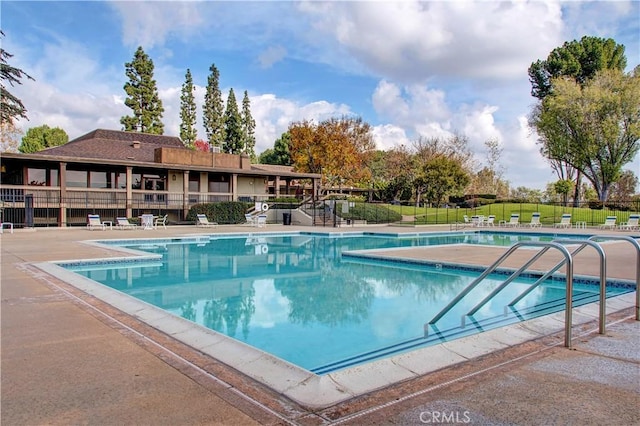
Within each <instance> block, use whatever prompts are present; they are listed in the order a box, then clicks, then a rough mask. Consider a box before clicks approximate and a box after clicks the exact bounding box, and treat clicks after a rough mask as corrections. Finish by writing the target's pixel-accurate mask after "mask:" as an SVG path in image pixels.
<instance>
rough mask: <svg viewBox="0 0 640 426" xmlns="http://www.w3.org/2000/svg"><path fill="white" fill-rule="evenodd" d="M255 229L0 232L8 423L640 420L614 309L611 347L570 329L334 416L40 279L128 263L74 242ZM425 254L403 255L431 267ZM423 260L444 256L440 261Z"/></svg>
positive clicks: (634, 354) (405, 385) (611, 265)
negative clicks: (110, 260)
mask: <svg viewBox="0 0 640 426" xmlns="http://www.w3.org/2000/svg"><path fill="white" fill-rule="evenodd" d="M357 229H358V228H349V229H329V228H327V229H323V228H297V227H281V226H269V227H267V228H264V230H265V231H267V232H269V231H278V230H282V231H295V230H304V231H309V230H312V231H321V232H323V231H338V232H339V231H345V230H346V231H351V230H357ZM363 230H366V231H371V232H375V231H380V232H414V233H415V232H416V231H418V232H428V231H432V230H433V231H448V226H447V227H424V228H393V227H375V228H374V227H366V228H363ZM247 231H251V232H256V228H247V227H231V226H229V227H227V226H221V227H218V228H217V229H215V230H206V231H203V230H202V229H201V228H200V229H198V228H195V227H193V228H192V227H169V228H168V229H166V230H164V229H159V230H155V231H141V230H137V231H106V232H101V231H87V230H85V229H37V230H35V231H28V230H18V231H16V232H15V233H14V234H6V233H5V234H3V235H2V237H0V238H1V239H0V244H1V250H2V251H1V252H2V273H1V275H0V278H1V290H2V318H1V319H2V407H1V408H2V423H3V424H45V423H46V424H70V423H73V424H76V423H85V424H87V423H88V424H287V423H290V424H329V423H351V424H363V423H366V424H423V423H428V422H430V423H437V421H436V420H438V419H440V421H442V420H443V419H450V418H451V416H452V415H457V416H458V420H460V422H465V423H470V424H474V423H476V424H542V423H571V422H573V423H580V424H590V423H591V424H602V423H612V424H613V423H617V424H633V423H638V422H640V414H639V413H638V410H637V406H638V405H639V403H640V357H639V355H638V354H639V352H640V351H639V349H640V347H639V346H640V327H639V325H640V322H636V321H633V319H632V318H631V316H632V315H633V308H632V307H629V304H628V303H626V304H621V305H618V306H617V308H615V307H611V309H608V311H613V310H617V309H620V310H619V311H618V312H615V313H614V312H612V313H611V314H610V315H609V318H608V323H607V334H606V335H605V336H599V335H597V334H596V333H597V324H596V323H595V320H593V319H591V320H587V321H586V322H584V323H583V324H582V325H579V326H578V325H576V326H575V327H574V334H573V335H574V347H573V350H569V349H566V348H563V347H562V334H560V335H558V333H553V334H551V335H549V336H542V337H538V338H536V339H533V340H529V341H527V342H525V343H522V344H519V345H514V346H509V347H506V348H503V349H502V350H499V351H497V352H491V353H483V354H481V356H480V357H478V358H474V359H472V360H471V361H466V362H461V363H457V364H455V365H454V366H451V367H447V368H445V369H439V370H437V371H435V372H432V373H430V374H417V375H416V376H415V377H412V378H407V379H406V380H404V381H401V382H400V383H399V384H395V385H390V386H386V387H384V388H383V389H381V390H376V391H372V392H367V393H365V394H364V395H362V396H358V397H353V398H347V399H345V400H344V401H341V402H339V403H336V404H334V405H331V406H329V407H326V408H321V409H320V408H318V409H309V408H308V407H306V408H305V407H303V406H301V405H299V404H296V403H295V402H293V401H291V400H290V399H288V398H285V397H283V396H282V395H281V393H280V392H274V391H273V390H271V389H269V388H267V387H265V386H263V385H261V384H259V383H256V382H254V381H253V380H251V379H250V378H248V377H246V376H244V375H242V374H240V373H237V372H236V371H234V370H233V369H231V368H229V367H227V366H226V365H224V364H222V363H220V362H218V361H216V360H214V359H211V358H210V357H207V356H206V355H205V354H203V353H201V352H198V351H194V350H192V349H191V348H189V347H188V346H186V345H184V344H182V343H180V342H177V341H175V339H172V338H171V337H170V336H167V335H166V334H163V333H160V332H158V331H157V330H155V329H153V328H152V327H149V326H148V325H146V324H142V323H140V321H136V320H135V318H132V317H131V316H129V315H126V314H124V313H122V312H121V311H119V310H116V309H114V308H113V307H111V306H110V305H108V304H106V303H104V302H101V301H100V300H97V299H95V298H92V297H90V296H88V295H87V294H85V293H83V292H81V291H79V290H77V289H76V288H74V287H72V286H70V285H68V284H66V283H64V282H61V281H60V280H57V279H56V278H55V277H52V276H50V275H48V274H45V273H43V272H42V271H41V270H39V269H36V268H34V267H33V264H34V263H36V262H44V261H51V260H69V259H80V258H105V257H121V256H122V253H121V252H115V251H112V250H109V249H105V248H102V247H97V246H88V245H86V244H82V243H79V241H84V240H91V239H107V238H114V239H116V238H150V237H170V236H178V235H180V236H182V235H186V234H203V233H217V232H247ZM543 231H545V229H543ZM546 231H548V232H553V230H550V229H546ZM572 232H580V233H584V232H585V231H582V230H580V231H572ZM586 232H588V233H598V231H597V230H593V229H590V230H587V231H586ZM611 233H612V232H611V231H609V232H605V234H611ZM614 233H615V234H618V235H625V234H623V233H618V232H614ZM626 235H629V234H626ZM603 246H605V251H606V252H607V267H608V276H617V277H619V278H623V279H634V277H635V267H636V259H635V256H636V255H635V253H634V251H633V249H632V247H631V246H630V245H629V244H628V243H627V244H626V245H625V244H623V243H607V244H606V245H603ZM420 250H422V249H415V250H411V251H407V252H406V253H402V256H411V254H410V253H413V256H425V253H420ZM456 250H457V249H456ZM459 250H460V251H459V252H455V251H454V252H450V253H445V251H438V254H437V256H444V260H443V261H455V260H456V257H458V258H459V259H460V260H461V261H463V262H465V263H470V262H472V263H473V262H477V263H478V264H489V263H491V262H492V261H493V260H495V259H496V257H497V256H496V255H495V253H493V252H491V251H492V250H494V249H493V248H490V250H488V251H487V250H484V249H482V250H478V248H477V247H471V248H469V249H467V251H466V252H464V250H463V249H462V248H460V249H459ZM483 252H484V254H483ZM583 253H584V254H581V255H580V257H581V258H584V259H585V262H584V265H583V266H579V265H578V260H576V268H577V271H576V273H579V270H580V268H583V269H584V271H583V272H584V274H585V275H589V274H590V273H589V269H588V268H590V267H592V266H593V264H594V263H595V264H596V265H597V262H594V261H593V260H594V259H596V255H595V252H593V251H592V250H588V249H586V250H585V251H584V252H583ZM428 256H429V257H430V258H432V257H433V258H435V257H436V255H435V254H433V252H432V253H431V254H429V255H428ZM588 259H591V261H589V260H588ZM594 275H595V274H594ZM608 307H609V306H608ZM593 330H596V333H594V332H593ZM414 368H417V367H414ZM378 374H379V375H383V372H382V371H381V372H379V373H378ZM371 375H376V372H371ZM357 382H358V381H356V383H357ZM436 417H437V418H436ZM467 419H468V421H465V420H467ZM426 420H429V421H426ZM449 423H451V422H449Z"/></svg>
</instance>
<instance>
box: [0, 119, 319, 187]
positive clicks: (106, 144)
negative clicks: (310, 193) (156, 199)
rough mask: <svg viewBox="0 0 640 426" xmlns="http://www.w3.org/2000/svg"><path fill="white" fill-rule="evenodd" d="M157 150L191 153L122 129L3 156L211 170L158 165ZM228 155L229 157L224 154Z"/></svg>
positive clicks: (285, 170)
mask: <svg viewBox="0 0 640 426" xmlns="http://www.w3.org/2000/svg"><path fill="white" fill-rule="evenodd" d="M157 148H172V149H184V150H188V148H186V147H185V146H184V144H183V143H182V141H181V140H180V138H178V137H175V136H161V135H152V134H149V133H139V132H125V131H120V130H105V129H96V130H94V131H91V132H89V133H87V134H85V135H82V136H80V137H78V138H75V139H73V140H71V141H69V142H67V143H66V144H64V145H60V146H56V147H53V148H47V149H44V150H42V151H38V152H36V153H33V154H17V153H16V154H12V153H3V157H4V158H16V159H19V158H24V159H27V158H29V159H32V160H36V159H43V157H45V158H46V160H47V161H73V162H85V163H91V164H123V165H130V164H132V165H136V164H137V165H139V164H140V163H147V165H148V166H150V167H156V168H157V167H179V168H187V169H190V170H203V169H205V170H206V169H209V170H211V168H210V167H205V166H202V165H196V164H191V165H187V164H181V165H175V164H174V165H168V164H163V163H157V162H156V158H155V151H156V149H157ZM225 155H226V154H225ZM216 170H218V171H224V172H235V170H238V169H231V168H223V167H216ZM242 173H246V174H251V175H264V174H269V175H281V176H288V177H294V178H309V177H319V175H316V174H313V173H298V172H295V171H293V167H290V166H276V165H270V164H251V167H250V169H242Z"/></svg>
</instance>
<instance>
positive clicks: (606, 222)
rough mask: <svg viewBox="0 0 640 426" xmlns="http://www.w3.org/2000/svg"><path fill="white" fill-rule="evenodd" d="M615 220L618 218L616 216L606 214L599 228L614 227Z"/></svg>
mask: <svg viewBox="0 0 640 426" xmlns="http://www.w3.org/2000/svg"><path fill="white" fill-rule="evenodd" d="M617 220H618V218H617V217H616V216H607V218H606V219H605V220H604V223H603V224H602V225H600V229H616V221H617Z"/></svg>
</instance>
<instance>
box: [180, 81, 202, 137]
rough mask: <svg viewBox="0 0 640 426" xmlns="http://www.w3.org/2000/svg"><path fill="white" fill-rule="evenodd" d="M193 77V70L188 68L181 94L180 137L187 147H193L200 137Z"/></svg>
mask: <svg viewBox="0 0 640 426" xmlns="http://www.w3.org/2000/svg"><path fill="white" fill-rule="evenodd" d="M195 89H196V88H195V86H194V85H193V79H192V78H191V70H189V69H187V74H186V75H185V76H184V84H183V85H182V94H181V95H180V119H181V120H182V122H181V123H180V139H182V143H184V144H185V146H187V147H192V146H193V143H194V142H195V141H196V138H197V137H198V130H196V101H195V98H194V96H193V92H194V91H195Z"/></svg>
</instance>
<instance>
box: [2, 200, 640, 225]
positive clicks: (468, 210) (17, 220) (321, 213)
mask: <svg viewBox="0 0 640 426" xmlns="http://www.w3.org/2000/svg"><path fill="white" fill-rule="evenodd" d="M255 201H260V200H258V199H256V200H253V202H255ZM243 202H246V203H247V208H248V209H250V208H251V206H252V202H251V201H250V200H243ZM127 205H129V206H131V214H130V217H131V218H133V219H134V220H135V219H136V218H138V217H139V216H141V215H142V214H153V215H156V216H162V215H165V214H167V215H168V221H169V223H170V224H186V223H191V222H188V221H187V220H186V215H187V213H188V209H185V208H184V207H183V205H182V204H180V203H179V202H178V200H170V199H169V198H148V197H144V198H140V197H136V198H135V199H133V200H126V199H122V197H119V198H118V199H114V198H113V197H112V196H105V197H96V196H94V197H92V198H91V199H88V198H87V197H86V196H80V195H79V194H70V196H69V197H66V198H64V197H63V198H60V197H59V196H52V194H44V193H42V194H39V193H36V194H30V195H24V196H21V197H20V198H19V199H18V198H14V199H11V198H7V197H3V200H2V202H1V204H0V214H1V220H2V221H3V222H11V223H13V224H14V226H15V227H16V228H20V227H57V226H85V225H86V223H87V215H88V214H98V215H100V217H101V219H102V220H112V221H114V222H115V218H116V217H124V216H127V209H126V206H127ZM270 208H277V209H278V212H279V213H278V214H273V215H271V217H270V222H271V223H284V221H285V220H286V219H287V218H288V219H290V218H291V215H292V212H293V211H294V210H300V211H302V212H304V213H305V214H307V215H308V216H309V217H310V221H309V223H311V224H313V226H325V227H335V226H345V225H358V224H383V223H393V224H396V225H406V226H417V225H435V224H452V223H464V222H465V216H467V217H471V216H474V215H484V216H489V215H492V216H495V220H494V222H495V223H496V224H499V222H500V221H502V220H506V221H508V220H509V218H510V216H511V215H512V214H514V213H516V214H518V215H519V216H520V223H521V224H527V223H529V222H530V220H531V216H532V214H533V213H534V212H538V213H540V219H541V223H542V224H543V225H553V224H554V223H557V222H559V221H560V217H561V216H562V214H564V213H569V214H571V217H572V223H581V224H583V225H585V226H598V225H600V224H603V223H604V222H605V220H606V218H607V217H608V216H616V218H617V221H618V222H619V223H620V222H626V221H627V219H628V217H629V215H630V214H632V213H637V212H640V200H637V199H636V200H629V201H624V202H615V203H604V204H602V203H597V202H590V203H582V204H580V205H579V206H577V207H574V206H567V205H563V204H561V203H499V202H498V203H493V204H487V205H484V206H477V207H449V206H442V207H437V208H436V207H427V206H400V205H387V204H379V203H363V202H353V201H347V200H317V201H315V202H308V203H305V204H302V205H300V204H298V202H297V201H294V200H292V201H291V202H290V203H287V202H281V201H278V202H274V203H271V202H270ZM283 212H288V213H289V214H288V215H284V214H283Z"/></svg>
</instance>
